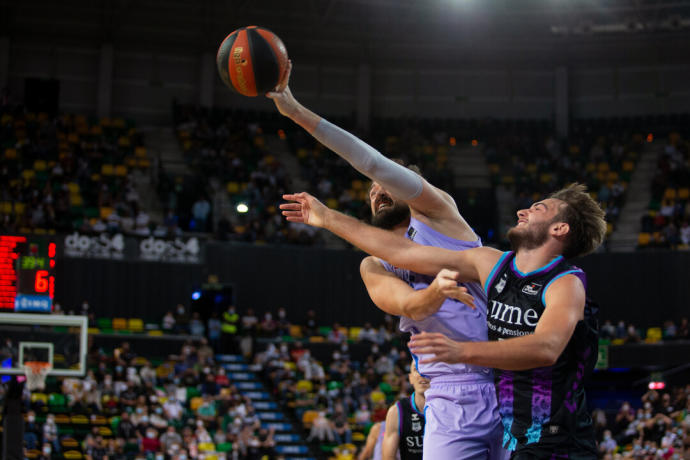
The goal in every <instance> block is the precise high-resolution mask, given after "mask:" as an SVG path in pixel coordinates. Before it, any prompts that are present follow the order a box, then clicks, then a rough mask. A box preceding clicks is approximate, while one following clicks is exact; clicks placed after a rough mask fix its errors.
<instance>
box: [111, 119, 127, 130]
mask: <svg viewBox="0 0 690 460" xmlns="http://www.w3.org/2000/svg"><path fill="white" fill-rule="evenodd" d="M125 126H126V123H125V120H124V118H115V119H113V127H115V128H119V129H124V128H125Z"/></svg>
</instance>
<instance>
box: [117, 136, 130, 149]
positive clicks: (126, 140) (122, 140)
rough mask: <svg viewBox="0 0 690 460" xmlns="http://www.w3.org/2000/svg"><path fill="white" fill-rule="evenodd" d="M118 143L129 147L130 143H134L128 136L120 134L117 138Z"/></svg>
mask: <svg viewBox="0 0 690 460" xmlns="http://www.w3.org/2000/svg"><path fill="white" fill-rule="evenodd" d="M117 145H119V146H120V147H129V146H130V145H132V141H131V140H130V139H129V137H127V136H120V137H119V139H118V140H117Z"/></svg>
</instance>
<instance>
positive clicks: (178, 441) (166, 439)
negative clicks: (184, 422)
mask: <svg viewBox="0 0 690 460" xmlns="http://www.w3.org/2000/svg"><path fill="white" fill-rule="evenodd" d="M160 444H161V450H162V451H163V452H166V453H167V452H170V451H171V450H172V448H173V446H174V445H178V446H181V445H182V436H180V434H179V433H178V432H177V431H176V430H175V427H174V426H172V425H169V426H168V428H167V430H166V431H165V433H163V434H162V435H161V437H160Z"/></svg>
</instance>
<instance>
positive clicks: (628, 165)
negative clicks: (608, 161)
mask: <svg viewBox="0 0 690 460" xmlns="http://www.w3.org/2000/svg"><path fill="white" fill-rule="evenodd" d="M634 169H635V163H634V162H632V161H629V160H626V161H624V162H623V171H625V172H632V171H633V170H634Z"/></svg>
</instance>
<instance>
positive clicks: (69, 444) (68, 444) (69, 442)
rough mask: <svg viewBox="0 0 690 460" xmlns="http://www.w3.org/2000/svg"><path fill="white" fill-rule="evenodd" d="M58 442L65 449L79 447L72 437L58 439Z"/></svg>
mask: <svg viewBox="0 0 690 460" xmlns="http://www.w3.org/2000/svg"><path fill="white" fill-rule="evenodd" d="M60 444H61V445H62V447H63V448H65V449H74V448H77V447H79V443H78V442H77V440H76V439H74V438H64V439H63V440H62V441H60Z"/></svg>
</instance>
